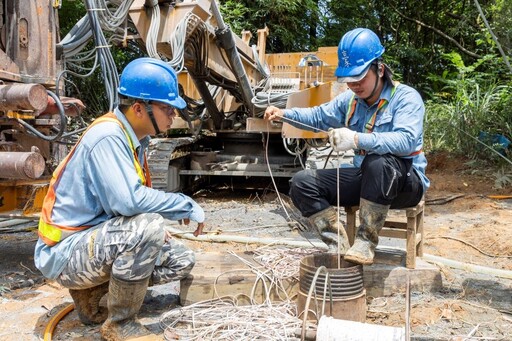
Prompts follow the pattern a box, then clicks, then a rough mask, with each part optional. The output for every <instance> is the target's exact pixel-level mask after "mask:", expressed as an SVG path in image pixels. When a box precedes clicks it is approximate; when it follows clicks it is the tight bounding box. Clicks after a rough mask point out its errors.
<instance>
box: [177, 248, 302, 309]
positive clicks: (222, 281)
mask: <svg viewBox="0 0 512 341" xmlns="http://www.w3.org/2000/svg"><path fill="white" fill-rule="evenodd" d="M237 255H238V256H240V257H242V258H244V259H246V260H247V261H250V262H251V263H254V264H256V263H255V262H254V261H253V260H252V255H248V254H244V253H241V254H240V253H239V254H237ZM256 279H257V277H256V275H255V274H254V273H253V272H252V271H250V269H249V267H248V266H247V265H245V264H244V263H243V262H242V261H241V260H239V259H238V258H236V257H235V256H233V255H230V254H225V253H224V254H223V253H219V252H214V253H211V252H210V253H196V265H195V266H194V269H192V272H191V274H190V275H189V277H187V278H186V279H185V280H182V282H181V293H180V299H181V304H183V305H188V304H192V303H195V302H199V301H203V300H209V299H213V298H218V297H222V296H239V297H240V298H241V300H242V302H244V300H245V301H246V302H247V303H249V301H248V300H246V299H244V298H243V297H244V296H251V292H252V291H253V290H255V292H254V298H255V299H256V301H257V302H262V299H263V297H265V294H264V290H263V288H262V285H261V284H262V283H261V282H259V283H257V285H256ZM255 285H256V288H257V289H254V287H255ZM286 290H287V292H288V293H289V294H292V293H295V292H297V291H298V283H289V286H288V287H287V288H286ZM272 297H273V299H277V296H276V295H275V293H274V295H272Z"/></svg>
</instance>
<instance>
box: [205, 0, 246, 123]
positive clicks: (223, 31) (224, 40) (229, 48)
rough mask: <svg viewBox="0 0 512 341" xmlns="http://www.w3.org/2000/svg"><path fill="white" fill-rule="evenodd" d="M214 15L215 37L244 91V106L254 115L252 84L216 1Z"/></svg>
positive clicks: (213, 4)
mask: <svg viewBox="0 0 512 341" xmlns="http://www.w3.org/2000/svg"><path fill="white" fill-rule="evenodd" d="M212 14H213V16H214V17H215V20H216V21H217V25H218V29H217V30H216V31H215V36H216V37H217V39H218V40H219V43H220V45H221V47H222V48H224V50H225V51H226V53H227V58H228V61H229V63H230V64H231V69H232V70H233V73H234V75H235V78H236V80H237V82H238V84H239V85H240V88H241V90H242V97H243V99H244V102H245V103H244V104H245V106H246V107H247V108H248V109H249V111H250V113H251V114H254V105H253V103H252V98H253V97H254V92H253V91H252V87H251V83H250V82H249V78H248V77H247V73H246V72H245V69H244V67H243V65H242V60H241V59H240V54H239V53H238V50H237V48H236V43H235V39H234V38H233V33H232V32H231V29H230V28H229V26H227V25H226V24H225V23H224V20H223V19H222V15H221V14H220V11H219V8H218V6H217V2H216V1H215V0H213V1H212Z"/></svg>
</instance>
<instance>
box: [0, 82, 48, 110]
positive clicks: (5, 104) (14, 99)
mask: <svg viewBox="0 0 512 341" xmlns="http://www.w3.org/2000/svg"><path fill="white" fill-rule="evenodd" d="M47 104H48V94H47V93H46V88H45V87H44V86H43V85H41V84H5V85H0V111H8V110H12V111H17V110H35V111H43V110H44V109H45V108H46V105H47Z"/></svg>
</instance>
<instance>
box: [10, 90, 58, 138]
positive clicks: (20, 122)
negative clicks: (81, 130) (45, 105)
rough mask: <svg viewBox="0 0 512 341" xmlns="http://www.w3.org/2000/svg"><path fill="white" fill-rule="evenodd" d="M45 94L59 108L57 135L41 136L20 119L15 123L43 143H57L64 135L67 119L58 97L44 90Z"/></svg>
mask: <svg viewBox="0 0 512 341" xmlns="http://www.w3.org/2000/svg"><path fill="white" fill-rule="evenodd" d="M46 92H47V93H48V95H49V96H50V97H51V98H53V100H54V101H55V104H56V105H57V108H59V116H60V129H59V130H58V132H57V134H56V135H54V136H46V135H44V134H42V133H41V132H39V131H37V129H36V128H34V127H32V126H31V125H30V124H28V123H27V122H25V121H23V120H22V119H21V118H18V119H17V121H18V123H19V124H21V125H22V126H23V127H24V128H25V129H27V130H28V131H29V132H31V133H32V134H34V135H35V136H37V137H39V138H41V139H43V140H45V141H49V142H53V141H57V140H58V139H60V138H61V137H62V135H63V134H64V132H65V131H66V128H67V119H66V112H65V110H64V106H63V105H62V102H61V100H60V99H59V97H57V95H55V94H54V93H53V92H51V91H50V90H46Z"/></svg>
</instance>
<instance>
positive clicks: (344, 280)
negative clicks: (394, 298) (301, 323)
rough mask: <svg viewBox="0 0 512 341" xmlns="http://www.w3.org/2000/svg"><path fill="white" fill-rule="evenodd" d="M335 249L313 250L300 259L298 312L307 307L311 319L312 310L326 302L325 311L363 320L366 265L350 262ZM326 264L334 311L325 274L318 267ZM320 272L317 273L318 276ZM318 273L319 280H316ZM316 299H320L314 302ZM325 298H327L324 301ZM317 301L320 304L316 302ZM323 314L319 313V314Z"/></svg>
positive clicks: (312, 315)
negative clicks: (364, 267)
mask: <svg viewBox="0 0 512 341" xmlns="http://www.w3.org/2000/svg"><path fill="white" fill-rule="evenodd" d="M338 257H339V256H338V255H336V254H333V253H322V254H314V255H310V256H306V257H304V258H303V259H302V260H301V262H300V270H299V294H298V296H297V309H298V311H299V313H302V312H304V310H305V309H306V308H307V309H308V311H309V313H308V319H313V318H314V316H315V315H314V314H312V313H311V310H314V309H316V307H317V306H320V307H321V306H322V305H323V303H325V307H326V310H325V312H324V313H325V314H326V315H328V316H333V317H335V318H338V319H344V320H350V321H357V322H364V321H365V320H366V311H367V304H366V290H365V289H364V284H363V267H362V266H361V265H358V264H353V263H350V262H347V261H345V260H344V259H343V257H340V258H339V260H338ZM322 266H325V267H326V268H327V273H328V274H329V281H330V284H331V292H332V312H331V311H330V308H329V307H330V299H331V298H330V294H329V289H328V287H327V291H326V289H325V288H326V286H325V280H326V277H327V276H326V274H325V273H322V272H320V273H319V274H318V275H317V270H318V268H319V267H322ZM316 275H317V276H316ZM315 276H316V280H315ZM312 285H313V296H312V297H311V299H310V303H309V306H308V307H306V302H307V298H308V295H309V291H310V288H311V286H312ZM315 300H317V301H319V302H315ZM324 301H325V302H324ZM317 303H318V305H317ZM318 313H321V312H318ZM317 318H320V316H317Z"/></svg>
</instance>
